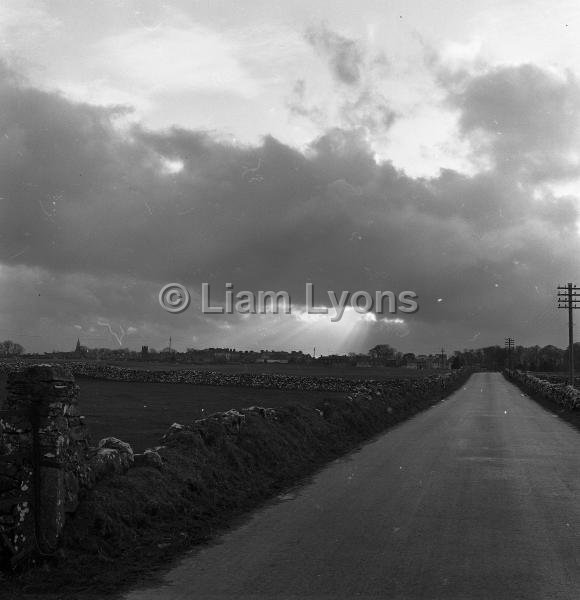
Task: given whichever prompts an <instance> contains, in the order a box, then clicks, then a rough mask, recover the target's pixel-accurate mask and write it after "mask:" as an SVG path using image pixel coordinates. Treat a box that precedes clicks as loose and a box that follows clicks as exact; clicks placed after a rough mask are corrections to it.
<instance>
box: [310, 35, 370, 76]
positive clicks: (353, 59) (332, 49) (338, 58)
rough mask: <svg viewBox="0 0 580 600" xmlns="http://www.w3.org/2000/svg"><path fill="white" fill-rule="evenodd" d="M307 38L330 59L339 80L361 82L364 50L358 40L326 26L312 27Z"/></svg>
mask: <svg viewBox="0 0 580 600" xmlns="http://www.w3.org/2000/svg"><path fill="white" fill-rule="evenodd" d="M306 40H307V41H308V43H309V44H311V45H312V46H313V48H315V49H316V50H317V51H318V52H320V54H322V55H323V56H324V57H325V58H326V59H327V60H328V63H329V66H330V68H331V71H332V73H333V75H334V77H335V78H336V79H337V80H338V81H340V82H341V83H344V84H345V85H356V84H358V83H359V82H360V80H361V69H362V66H363V59H364V52H363V50H362V48H361V46H360V44H359V43H358V42H356V41H355V40H352V39H349V38H347V37H344V36H342V35H340V34H339V33H336V32H334V31H331V30H330V29H328V28H326V27H324V26H321V27H313V28H310V29H309V30H308V31H307V32H306Z"/></svg>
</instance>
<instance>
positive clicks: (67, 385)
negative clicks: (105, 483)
mask: <svg viewBox="0 0 580 600" xmlns="http://www.w3.org/2000/svg"><path fill="white" fill-rule="evenodd" d="M0 409H1V410H2V413H0V417H1V419H0V550H1V553H3V554H4V556H5V557H6V555H8V556H9V557H10V558H11V559H12V561H13V562H14V561H15V560H18V558H19V557H22V556H25V555H27V554H29V553H31V552H40V553H41V554H50V553H51V552H53V551H54V550H55V549H56V546H57V543H58V540H59V536H60V533H61V531H62V529H63V527H64V522H65V513H66V512H72V511H74V510H75V509H76V506H77V503H78V491H79V479H80V478H81V477H82V475H83V473H81V471H82V470H83V465H84V464H85V462H86V461H85V456H86V452H87V449H88V443H87V433H86V428H85V425H84V421H83V418H82V417H81V416H80V414H79V411H78V386H77V385H76V384H75V381H74V377H73V376H72V375H71V374H70V372H69V371H68V370H65V369H64V368H63V367H61V366H54V365H35V366H32V367H28V368H26V369H24V370H22V371H18V372H16V373H11V374H9V376H8V383H7V398H6V401H5V403H4V406H2V407H0Z"/></svg>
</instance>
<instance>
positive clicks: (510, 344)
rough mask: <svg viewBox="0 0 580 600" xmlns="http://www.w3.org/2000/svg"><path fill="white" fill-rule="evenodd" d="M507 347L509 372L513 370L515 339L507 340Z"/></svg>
mask: <svg viewBox="0 0 580 600" xmlns="http://www.w3.org/2000/svg"><path fill="white" fill-rule="evenodd" d="M505 347H506V349H507V359H508V371H511V370H512V350H513V348H514V347H515V344H514V338H511V337H507V338H505Z"/></svg>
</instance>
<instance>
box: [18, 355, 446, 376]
mask: <svg viewBox="0 0 580 600" xmlns="http://www.w3.org/2000/svg"><path fill="white" fill-rule="evenodd" d="M30 362H31V363H35V362H36V363H38V362H47V361H46V360H42V359H36V360H31V361H30ZM49 362H53V363H57V362H59V361H58V360H51V361H49ZM89 362H93V361H89ZM94 362H96V361H94ZM100 364H105V365H114V366H117V367H126V368H128V369H149V370H151V371H168V370H183V369H193V370H205V371H218V372H222V373H278V374H280V375H297V376H302V377H345V378H348V379H365V378H366V379H392V378H393V377H427V376H428V375H435V374H441V371H440V370H438V369H425V370H421V371H417V370H416V369H406V368H404V367H368V368H365V367H342V366H341V367H325V366H322V365H314V366H309V365H293V364H262V363H249V364H193V363H187V364H183V363H172V362H149V361H108V362H106V361H103V362H102V363H100Z"/></svg>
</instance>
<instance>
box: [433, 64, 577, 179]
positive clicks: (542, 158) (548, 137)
mask: <svg viewBox="0 0 580 600" xmlns="http://www.w3.org/2000/svg"><path fill="white" fill-rule="evenodd" d="M442 75H443V76H442V81H443V83H444V84H445V85H447V86H448V87H449V88H450V97H449V98H450V101H451V103H452V104H453V105H454V106H456V107H457V108H459V109H460V111H461V118H460V122H459V123H460V127H461V131H462V132H463V133H464V135H467V136H469V137H470V138H471V139H477V138H476V136H477V135H478V134H481V137H480V138H479V139H478V144H477V146H476V150H477V151H479V152H481V153H485V154H489V155H491V157H492V158H493V161H494V166H495V168H496V169H497V170H498V171H500V172H505V173H507V174H510V173H511V174H512V176H517V177H523V178H525V179H529V180H531V181H546V180H558V179H561V178H566V177H575V176H577V175H578V174H579V173H580V156H579V155H578V154H577V148H578V133H579V129H578V127H579V123H580V120H579V116H580V86H579V84H578V81H577V79H576V77H575V76H574V75H573V74H571V73H567V74H566V76H565V77H561V76H557V75H554V74H551V73H549V72H546V71H544V70H542V69H540V68H539V67H537V66H534V65H520V66H513V67H502V68H499V67H498V68H495V69H491V70H489V71H487V72H485V73H483V74H481V75H478V76H475V77H471V76H469V75H467V74H465V73H463V74H457V73H456V74H449V73H447V74H445V73H443V74H442Z"/></svg>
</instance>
